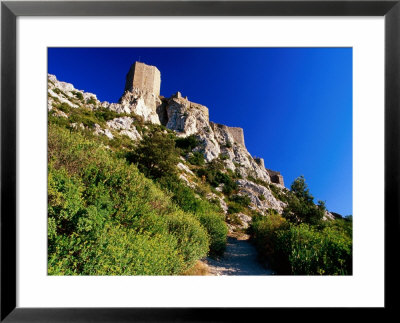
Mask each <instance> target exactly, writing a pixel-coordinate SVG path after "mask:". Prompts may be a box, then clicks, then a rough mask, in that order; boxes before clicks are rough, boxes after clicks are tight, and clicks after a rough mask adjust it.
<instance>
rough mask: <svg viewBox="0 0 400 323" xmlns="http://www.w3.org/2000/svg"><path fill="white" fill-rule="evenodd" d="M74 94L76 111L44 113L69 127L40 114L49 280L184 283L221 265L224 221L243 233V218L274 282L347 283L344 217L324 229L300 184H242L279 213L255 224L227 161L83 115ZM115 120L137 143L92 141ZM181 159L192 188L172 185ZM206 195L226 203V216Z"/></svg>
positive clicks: (146, 129) (143, 126) (97, 115)
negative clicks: (332, 278) (211, 262)
mask: <svg viewBox="0 0 400 323" xmlns="http://www.w3.org/2000/svg"><path fill="white" fill-rule="evenodd" d="M57 90H58V89H56V90H55V92H56V93H58V94H62V95H64V94H63V93H62V92H61V91H60V90H58V91H57ZM73 94H74V96H75V97H76V98H71V102H73V103H74V104H78V105H80V107H79V108H73V107H71V106H70V105H68V104H67V103H61V102H60V101H59V100H56V99H54V103H53V105H54V108H55V109H56V110H55V111H56V112H57V110H58V111H62V112H64V113H66V114H67V115H68V118H65V117H59V116H56V115H53V114H54V111H50V112H49V113H48V122H49V128H48V273H49V274H50V275H182V274H187V273H190V272H192V271H194V270H195V267H196V266H199V260H200V259H202V258H203V257H205V256H206V255H210V256H220V255H223V253H224V250H225V247H226V241H227V233H228V228H227V225H226V223H225V221H227V222H228V223H230V224H234V225H242V221H241V219H240V217H239V215H238V213H244V214H247V215H249V216H251V217H252V219H253V221H252V223H251V226H250V228H249V229H248V233H250V234H251V237H252V240H253V242H254V243H255V245H256V247H257V250H258V251H259V254H260V256H261V258H262V259H265V260H268V261H269V262H270V263H271V265H272V266H273V268H274V269H275V270H276V271H277V272H278V273H279V274H296V275H349V274H351V273H352V217H351V216H349V217H345V218H342V217H339V216H338V217H337V218H336V220H333V221H331V220H328V221H323V217H324V214H325V212H326V209H325V204H324V202H322V201H319V202H318V204H317V205H316V204H315V203H314V197H313V196H312V195H311V194H310V192H309V189H308V187H307V184H306V182H305V179H304V177H302V176H301V177H299V178H297V179H296V180H295V181H294V182H293V184H292V185H291V190H287V189H284V188H281V187H279V186H277V185H274V184H270V183H267V182H265V181H263V180H261V179H257V178H255V176H248V179H249V180H251V181H253V182H255V183H257V184H259V185H263V186H265V187H266V188H268V189H269V190H270V191H271V192H272V194H273V195H274V196H275V198H276V199H278V200H281V201H283V202H285V203H286V207H285V208H284V210H283V213H282V215H279V214H278V213H277V212H276V211H274V210H269V214H267V215H261V214H259V213H258V212H257V211H256V210H252V209H250V204H251V199H250V197H249V196H247V195H242V193H240V191H239V187H238V185H237V184H236V180H237V179H238V178H241V175H240V172H239V170H238V169H236V171H235V172H233V171H231V170H230V169H227V168H226V167H225V165H224V160H225V159H227V158H228V156H227V155H224V154H221V155H220V156H219V158H215V159H214V160H213V161H211V162H209V163H206V162H205V159H204V156H203V154H202V153H201V152H199V151H193V150H198V149H196V148H197V147H199V146H201V142H200V141H199V139H198V138H197V137H196V136H195V135H192V136H189V137H186V138H177V137H176V135H175V134H174V132H172V131H170V130H168V129H166V128H165V127H164V126H160V125H155V124H151V123H148V122H144V121H143V119H142V118H140V117H138V116H132V115H130V114H129V115H128V114H119V113H116V112H114V111H111V110H109V109H105V108H101V107H100V106H98V107H96V108H93V107H92V108H89V107H88V106H86V105H85V103H84V98H83V95H82V93H80V92H74V93H73ZM87 104H96V100H95V99H94V98H91V99H89V100H88V101H87ZM122 116H130V117H134V119H135V121H134V125H135V126H136V129H137V130H138V131H139V132H140V133H141V134H142V136H143V140H142V141H140V142H135V141H132V140H130V139H129V138H128V137H127V136H123V135H120V134H116V133H114V132H113V135H114V138H113V139H109V138H108V137H106V136H96V135H94V134H93V129H92V128H93V127H94V125H95V124H99V125H100V126H101V127H105V126H106V123H107V121H109V120H112V119H115V118H117V117H122ZM73 123H75V125H73ZM81 124H83V126H84V128H83V129H82V128H81V127H80V126H79V125H81ZM207 129H208V128H207ZM208 130H209V129H208ZM231 145H232V144H231V143H229V142H227V143H226V147H228V146H231ZM180 156H184V157H185V158H186V160H187V166H188V167H190V169H191V170H192V171H193V172H194V173H195V174H196V175H197V176H198V178H196V176H193V175H190V176H189V175H188V174H187V175H188V177H190V179H191V181H192V182H193V183H196V187H195V188H191V187H188V186H187V184H185V183H184V182H183V181H182V180H181V179H180V178H179V170H178V168H177V164H178V163H179V162H180V158H182V157H180ZM235 165H236V166H237V167H240V165H239V164H237V163H235ZM193 177H194V178H193ZM221 191H222V192H221ZM210 193H213V194H215V195H216V196H218V197H221V196H224V197H225V201H226V203H227V206H228V212H227V213H228V214H227V215H226V216H225V215H224V214H223V212H222V210H221V206H220V202H219V199H218V198H215V197H216V196H215V195H212V194H210ZM210 196H211V198H212V199H211V201H208V200H207V198H210ZM258 197H259V199H260V200H265V196H264V195H262V194H261V195H259V196H258ZM242 230H244V229H242Z"/></svg>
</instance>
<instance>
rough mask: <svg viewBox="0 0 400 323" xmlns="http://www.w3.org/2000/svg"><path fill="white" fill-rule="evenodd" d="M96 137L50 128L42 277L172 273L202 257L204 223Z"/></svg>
mask: <svg viewBox="0 0 400 323" xmlns="http://www.w3.org/2000/svg"><path fill="white" fill-rule="evenodd" d="M95 139H96V138H94V139H93V138H90V137H86V138H85V137H84V136H83V135H82V134H80V133H79V132H70V131H68V130H67V129H65V128H61V127H58V126H56V125H54V124H50V125H49V132H48V165H49V166H48V167H49V168H48V273H49V274H50V275H175V274H181V273H182V272H183V271H185V270H187V269H188V268H189V267H190V266H192V265H193V264H194V263H195V262H196V260H198V259H200V258H202V257H204V256H205V255H206V254H207V251H208V250H209V243H210V242H209V235H208V233H207V231H206V230H205V226H204V225H203V224H202V221H203V222H204V220H202V221H200V220H199V217H198V216H196V215H193V214H192V213H189V212H184V211H182V210H179V209H177V207H176V206H175V205H174V204H173V203H172V201H171V198H170V197H169V196H168V195H166V194H165V193H163V192H162V191H161V190H160V189H159V188H158V187H157V186H156V185H155V184H154V183H153V182H152V181H151V180H149V179H146V178H145V177H144V176H143V175H142V174H141V173H140V172H139V171H138V169H137V168H136V166H134V165H130V164H128V163H126V161H125V160H124V159H120V158H117V157H116V155H115V154H114V153H113V152H112V151H110V150H106V149H105V148H104V147H102V146H101V145H99V143H98V142H97V141H96V140H95ZM210 232H212V231H211V230H210Z"/></svg>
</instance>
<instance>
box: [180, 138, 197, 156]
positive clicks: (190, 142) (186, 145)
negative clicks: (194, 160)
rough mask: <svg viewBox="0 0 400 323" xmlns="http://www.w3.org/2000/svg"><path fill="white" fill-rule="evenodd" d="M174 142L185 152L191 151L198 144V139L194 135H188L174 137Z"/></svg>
mask: <svg viewBox="0 0 400 323" xmlns="http://www.w3.org/2000/svg"><path fill="white" fill-rule="evenodd" d="M175 143H176V147H177V148H180V149H182V150H183V151H184V152H186V153H188V152H191V151H192V150H193V149H194V148H196V147H197V146H198V145H199V141H198V140H197V138H196V136H195V135H190V136H188V137H186V138H176V139H175Z"/></svg>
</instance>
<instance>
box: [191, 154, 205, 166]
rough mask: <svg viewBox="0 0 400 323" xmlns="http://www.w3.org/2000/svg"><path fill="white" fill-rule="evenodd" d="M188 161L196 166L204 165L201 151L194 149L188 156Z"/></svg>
mask: <svg viewBox="0 0 400 323" xmlns="http://www.w3.org/2000/svg"><path fill="white" fill-rule="evenodd" d="M188 162H189V163H191V164H192V165H197V166H204V164H205V161H204V156H203V154H202V153H201V152H199V151H195V152H193V153H192V154H191V156H189V158H188Z"/></svg>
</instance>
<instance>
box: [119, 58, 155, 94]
mask: <svg viewBox="0 0 400 323" xmlns="http://www.w3.org/2000/svg"><path fill="white" fill-rule="evenodd" d="M160 87H161V73H160V71H159V70H158V68H157V67H155V66H151V65H146V64H144V63H140V62H135V63H134V64H133V65H132V66H131V68H130V70H129V72H128V74H127V75H126V82H125V91H132V90H133V89H134V88H136V89H141V90H142V91H143V92H149V93H153V94H155V95H160Z"/></svg>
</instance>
